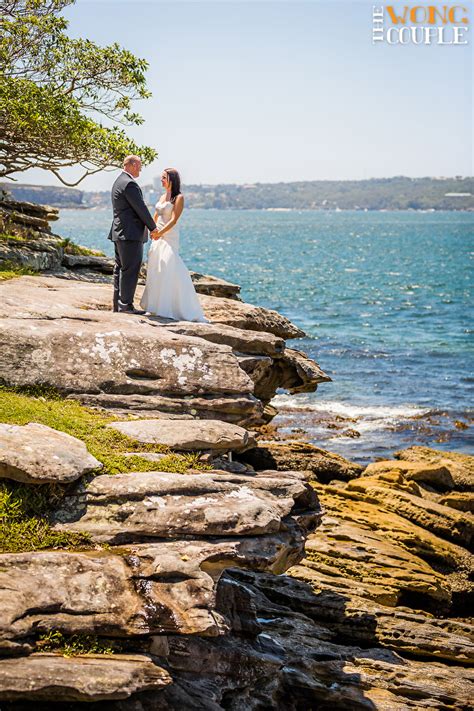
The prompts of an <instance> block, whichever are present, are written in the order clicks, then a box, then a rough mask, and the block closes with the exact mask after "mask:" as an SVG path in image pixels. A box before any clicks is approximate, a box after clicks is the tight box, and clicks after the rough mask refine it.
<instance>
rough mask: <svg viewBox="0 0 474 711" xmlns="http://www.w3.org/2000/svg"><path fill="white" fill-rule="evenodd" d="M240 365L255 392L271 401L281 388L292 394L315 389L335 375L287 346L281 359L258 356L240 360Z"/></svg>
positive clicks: (262, 398)
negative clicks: (330, 375)
mask: <svg viewBox="0 0 474 711" xmlns="http://www.w3.org/2000/svg"><path fill="white" fill-rule="evenodd" d="M239 362H240V366H241V367H242V368H243V369H244V370H245V372H246V373H248V374H249V375H250V377H251V378H252V380H253V382H254V386H255V387H254V393H255V395H256V396H257V397H258V398H260V400H263V402H265V403H267V402H269V401H270V400H271V399H272V398H273V397H274V396H275V394H276V392H277V390H278V388H285V389H286V390H288V392H290V393H302V392H305V393H306V392H308V393H310V392H314V391H315V390H317V388H318V385H319V383H323V382H327V381H330V380H331V378H330V377H329V376H328V375H326V373H324V372H323V371H322V370H321V368H320V367H319V366H318V364H317V363H315V362H314V361H313V360H311V358H308V356H307V355H306V354H305V353H300V352H299V351H295V350H292V349H291V348H285V350H284V352H283V353H282V354H281V356H280V357H279V358H275V359H271V358H262V357H259V358H258V357H255V358H254V359H253V360H252V359H250V358H248V357H247V358H245V359H242V358H240V360H239Z"/></svg>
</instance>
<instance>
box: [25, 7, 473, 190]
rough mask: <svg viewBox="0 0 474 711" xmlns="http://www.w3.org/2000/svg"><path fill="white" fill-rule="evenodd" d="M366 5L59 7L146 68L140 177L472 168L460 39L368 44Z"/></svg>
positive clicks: (28, 177)
mask: <svg viewBox="0 0 474 711" xmlns="http://www.w3.org/2000/svg"><path fill="white" fill-rule="evenodd" d="M374 2H375V0H370V2H368V1H367V0H353V1H352V2H338V1H337V0H321V1H318V0H312V1H311V0H310V1H307V2H299V1H298V0H290V1H288V2H278V1H277V2H274V1H272V0H267V1H265V0H261V1H259V0H252V1H251V2H233V1H230V0H229V1H227V0H216V1H214V2H207V1H206V2H205V1H201V0H195V1H194V2H180V1H179V0H173V1H172V2H171V1H168V2H161V1H160V0H148V1H146V2H144V1H142V0H123V1H122V0H78V2H77V3H76V5H75V6H73V7H71V8H69V9H68V10H67V12H66V13H65V14H66V16H67V18H68V19H69V21H70V27H69V31H70V34H72V35H75V36H82V37H88V38H89V39H91V40H94V41H96V42H98V43H100V44H109V43H112V42H114V41H117V42H119V43H120V44H121V45H123V46H125V47H127V48H128V49H130V50H131V51H133V52H134V53H135V54H137V55H139V56H142V57H145V58H146V59H147V60H148V62H149V64H150V68H149V72H148V78H149V87H150V89H151V90H152V92H153V98H152V99H150V100H149V101H147V102H139V103H137V104H136V105H135V108H136V109H137V110H139V111H140V112H141V113H142V114H143V116H144V117H145V119H146V120H145V123H144V125H143V126H141V127H137V128H134V129H132V130H131V133H132V134H133V136H134V138H136V139H137V140H139V141H140V142H142V143H146V144H148V145H152V146H154V147H155V148H156V149H157V150H158V152H159V158H158V160H157V161H156V162H155V163H154V164H153V165H152V166H150V167H149V168H147V169H145V170H144V172H143V174H142V178H141V182H142V183H145V182H147V181H148V180H149V179H151V177H153V176H154V175H156V174H157V173H159V171H161V170H162V169H163V168H164V167H166V166H175V167H177V168H178V169H179V170H180V172H181V173H182V177H183V180H184V182H186V183H218V182H238V183H244V182H255V181H260V182H278V181H293V180H311V179H313V180H316V179H350V178H353V179H357V178H370V177H389V176H393V175H410V176H425V175H432V176H440V175H444V176H451V175H457V174H460V175H470V174H472V166H473V158H472V119H473V115H472V113H473V112H472V45H473V40H472V37H471V38H470V39H469V45H467V46H457V47H453V46H435V45H434V46H413V45H405V46H389V45H387V44H378V45H375V46H374V45H373V44H372V36H371V12H372V5H373V4H374ZM393 4H395V5H396V6H398V5H403V4H404V3H393ZM407 4H408V3H407ZM463 4H464V5H466V6H468V7H469V10H470V20H471V23H472V20H473V13H472V3H463ZM469 33H472V25H471V26H470V29H469ZM68 175H69V176H73V175H74V171H72V172H69V174H68ZM20 179H21V181H22V182H38V183H43V184H54V183H55V182H56V180H55V179H54V177H53V176H51V175H50V174H48V173H45V172H43V171H31V172H30V173H28V174H23V176H21V178H20ZM111 180H112V176H111V174H110V173H102V174H98V175H96V176H93V177H91V178H89V179H87V180H86V181H85V182H83V183H82V184H81V187H83V188H85V189H89V190H96V189H99V190H105V189H107V188H108V187H109V186H110V183H111Z"/></svg>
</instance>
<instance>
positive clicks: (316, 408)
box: [272, 395, 432, 421]
mask: <svg viewBox="0 0 474 711" xmlns="http://www.w3.org/2000/svg"><path fill="white" fill-rule="evenodd" d="M272 405H275V407H277V408H278V407H284V408H288V409H291V410H301V411H304V410H305V411H311V412H327V413H330V414H332V415H341V416H342V417H347V418H348V419H349V418H351V419H362V420H378V421H380V420H384V421H387V420H405V419H409V418H411V417H417V416H420V415H426V414H428V413H429V412H431V411H432V410H431V409H430V408H427V407H421V406H420V405H414V404H407V405H357V404H349V403H344V402H340V401H338V400H318V401H317V402H311V403H310V402H302V401H301V396H291V395H276V397H274V398H273V400H272Z"/></svg>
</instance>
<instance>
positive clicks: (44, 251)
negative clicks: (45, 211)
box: [0, 236, 63, 271]
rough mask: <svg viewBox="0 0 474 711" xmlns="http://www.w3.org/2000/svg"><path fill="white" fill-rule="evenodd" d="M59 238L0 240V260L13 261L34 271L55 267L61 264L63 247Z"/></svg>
mask: <svg viewBox="0 0 474 711" xmlns="http://www.w3.org/2000/svg"><path fill="white" fill-rule="evenodd" d="M60 244H61V242H60V240H59V239H57V238H55V237H52V236H49V237H46V236H42V237H41V239H33V240H28V241H25V242H18V240H2V241H1V242H0V261H7V262H15V263H18V264H21V265H23V266H25V267H30V268H31V269H34V270H36V271H43V270H45V269H57V268H58V267H60V265H61V260H62V258H63V249H62V247H61V246H60Z"/></svg>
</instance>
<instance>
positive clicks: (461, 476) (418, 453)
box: [395, 446, 474, 491]
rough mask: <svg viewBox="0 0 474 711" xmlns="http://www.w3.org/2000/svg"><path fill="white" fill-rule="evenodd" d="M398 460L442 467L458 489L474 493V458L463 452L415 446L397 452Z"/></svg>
mask: <svg viewBox="0 0 474 711" xmlns="http://www.w3.org/2000/svg"><path fill="white" fill-rule="evenodd" d="M395 456H396V457H397V459H401V460H402V461H404V462H419V463H422V462H423V463H424V464H432V465H441V466H444V467H446V468H447V469H449V472H450V474H451V476H452V478H453V480H454V484H455V486H456V489H459V490H461V491H474V456H473V455H472V454H463V453H461V452H443V451H442V450H439V449H431V448H430V447H419V446H413V447H409V448H408V449H401V450H400V451H399V452H395Z"/></svg>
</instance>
